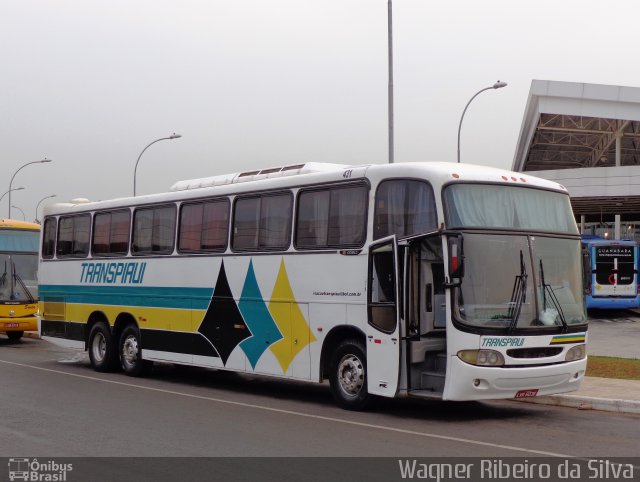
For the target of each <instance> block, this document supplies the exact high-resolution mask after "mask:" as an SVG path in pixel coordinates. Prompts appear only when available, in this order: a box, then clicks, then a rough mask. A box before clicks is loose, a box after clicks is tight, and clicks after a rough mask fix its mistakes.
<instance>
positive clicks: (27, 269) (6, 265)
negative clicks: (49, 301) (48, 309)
mask: <svg viewBox="0 0 640 482" xmlns="http://www.w3.org/2000/svg"><path fill="white" fill-rule="evenodd" d="M37 273H38V255H37V254H36V253H33V254H27V253H19V254H16V253H12V254H7V253H0V302H2V301H31V300H30V299H29V298H32V299H37V297H38V274H37Z"/></svg>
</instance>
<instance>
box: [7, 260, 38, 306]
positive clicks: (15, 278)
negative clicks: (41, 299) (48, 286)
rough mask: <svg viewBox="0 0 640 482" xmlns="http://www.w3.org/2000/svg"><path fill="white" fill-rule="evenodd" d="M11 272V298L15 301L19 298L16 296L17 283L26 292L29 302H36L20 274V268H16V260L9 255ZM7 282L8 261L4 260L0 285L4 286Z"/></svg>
mask: <svg viewBox="0 0 640 482" xmlns="http://www.w3.org/2000/svg"><path fill="white" fill-rule="evenodd" d="M8 261H9V263H11V264H10V265H9V267H10V270H11V273H10V274H9V279H10V280H11V284H10V292H9V300H10V301H15V300H16V299H17V296H16V285H17V286H19V287H20V288H21V289H22V291H23V292H24V294H25V295H26V296H27V301H28V303H35V301H36V300H35V298H34V297H33V295H32V294H31V290H29V288H27V285H26V284H25V283H24V281H22V278H21V277H20V275H19V274H18V270H17V269H16V262H15V261H14V260H13V259H11V257H9V259H8ZM6 282H7V261H5V262H4V273H3V274H2V276H1V277H0V286H4V285H5V283H6Z"/></svg>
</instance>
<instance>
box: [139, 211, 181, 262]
mask: <svg viewBox="0 0 640 482" xmlns="http://www.w3.org/2000/svg"><path fill="white" fill-rule="evenodd" d="M175 226H176V208H175V206H173V205H171V206H158V207H152V208H142V209H136V211H135V215H134V218H133V244H132V252H133V253H134V254H143V253H154V254H168V253H171V252H172V251H173V240H174V236H175Z"/></svg>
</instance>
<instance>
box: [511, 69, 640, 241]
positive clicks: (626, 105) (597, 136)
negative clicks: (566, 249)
mask: <svg viewBox="0 0 640 482" xmlns="http://www.w3.org/2000/svg"><path fill="white" fill-rule="evenodd" d="M512 169H513V170H514V171H518V172H527V173H529V174H532V175H534V176H538V177H542V178H545V179H550V180H553V181H556V182H558V183H560V184H562V185H563V186H565V187H566V188H567V189H568V190H569V194H570V195H571V203H572V206H573V212H574V214H575V216H576V221H577V223H578V226H579V228H580V231H581V233H582V234H594V235H598V236H601V237H604V238H609V239H634V240H636V241H640V88H635V87H620V86H612V85H597V84H584V83H573V82H556V81H548V80H534V81H533V82H532V84H531V90H530V92H529V98H528V100H527V105H526V111H525V114H524V119H523V122H522V127H521V129H520V136H519V138H518V144H517V146H516V153H515V157H514V160H513V167H512Z"/></svg>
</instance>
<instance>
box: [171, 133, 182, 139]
mask: <svg viewBox="0 0 640 482" xmlns="http://www.w3.org/2000/svg"><path fill="white" fill-rule="evenodd" d="M181 137H182V134H176V133H175V132H174V133H173V134H171V135H170V136H169V139H180V138H181Z"/></svg>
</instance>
